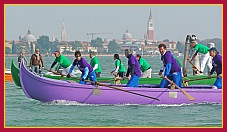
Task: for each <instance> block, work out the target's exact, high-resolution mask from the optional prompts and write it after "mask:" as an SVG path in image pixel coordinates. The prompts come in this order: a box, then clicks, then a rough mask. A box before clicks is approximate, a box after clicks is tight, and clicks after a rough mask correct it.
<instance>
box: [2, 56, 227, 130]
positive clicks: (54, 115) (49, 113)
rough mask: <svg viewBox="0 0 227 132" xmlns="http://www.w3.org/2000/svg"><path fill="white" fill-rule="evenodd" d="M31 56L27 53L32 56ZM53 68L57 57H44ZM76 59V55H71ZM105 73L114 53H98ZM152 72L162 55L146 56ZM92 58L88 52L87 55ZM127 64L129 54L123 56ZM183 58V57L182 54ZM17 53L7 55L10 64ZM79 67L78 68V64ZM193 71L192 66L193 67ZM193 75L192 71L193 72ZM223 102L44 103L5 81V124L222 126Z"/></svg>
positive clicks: (49, 125)
mask: <svg viewBox="0 0 227 132" xmlns="http://www.w3.org/2000/svg"><path fill="white" fill-rule="evenodd" d="M29 58H30V57H27V59H28V60H29ZM43 58H44V63H45V64H44V65H45V68H47V69H49V68H50V65H51V64H52V61H53V60H54V57H52V56H50V57H43ZM68 58H69V59H70V60H72V61H73V59H74V57H72V56H70V57H68ZM98 58H99V60H100V63H101V68H102V70H103V71H102V74H101V76H102V77H112V76H111V74H110V72H111V70H113V69H114V60H113V57H112V56H111V57H110V56H108V57H104V56H98ZM144 58H145V59H146V60H148V62H149V63H150V64H151V67H152V69H153V70H152V73H154V74H152V76H153V77H158V75H157V74H155V73H157V72H158V71H159V69H160V67H161V66H162V62H161V61H160V57H149V56H146V57H144ZM85 59H86V60H87V61H90V58H89V57H88V56H85ZM120 59H121V60H122V62H123V63H124V65H125V67H127V58H125V57H124V56H120ZM179 59H180V60H181V62H182V60H183V57H179ZM12 60H14V61H15V62H17V57H8V56H7V57H6V59H5V61H6V68H10V65H11V61H12ZM75 69H76V68H75ZM189 72H191V70H189ZM189 75H190V74H189ZM222 125H223V124H222V105H221V104H210V103H204V104H187V105H186V104H182V105H132V104H122V105H91V104H81V103H77V102H70V101H55V102H50V103H43V102H40V101H37V100H33V99H29V98H27V97H26V96H25V94H24V93H23V90H22V89H21V88H20V87H18V86H16V85H15V84H14V82H5V127H104V128H106V127H222Z"/></svg>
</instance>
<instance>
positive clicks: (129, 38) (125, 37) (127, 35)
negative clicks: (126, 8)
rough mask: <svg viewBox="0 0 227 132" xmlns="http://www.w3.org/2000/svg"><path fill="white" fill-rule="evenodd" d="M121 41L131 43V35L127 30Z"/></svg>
mask: <svg viewBox="0 0 227 132" xmlns="http://www.w3.org/2000/svg"><path fill="white" fill-rule="evenodd" d="M122 40H123V41H133V37H132V34H131V33H129V32H128V30H126V32H125V33H124V34H123V37H122Z"/></svg>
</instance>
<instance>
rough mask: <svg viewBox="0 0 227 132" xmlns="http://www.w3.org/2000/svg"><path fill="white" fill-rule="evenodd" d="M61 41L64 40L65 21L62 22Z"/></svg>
mask: <svg viewBox="0 0 227 132" xmlns="http://www.w3.org/2000/svg"><path fill="white" fill-rule="evenodd" d="M61 42H66V29H65V23H64V22H62V29H61Z"/></svg>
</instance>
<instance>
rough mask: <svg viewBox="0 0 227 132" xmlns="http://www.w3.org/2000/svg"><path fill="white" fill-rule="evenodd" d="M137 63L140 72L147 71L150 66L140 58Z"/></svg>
mask: <svg viewBox="0 0 227 132" xmlns="http://www.w3.org/2000/svg"><path fill="white" fill-rule="evenodd" d="M139 63H140V66H141V67H140V69H141V70H142V72H144V71H146V70H148V68H149V67H151V66H150V64H149V63H148V62H147V61H146V60H145V59H144V58H140V59H139Z"/></svg>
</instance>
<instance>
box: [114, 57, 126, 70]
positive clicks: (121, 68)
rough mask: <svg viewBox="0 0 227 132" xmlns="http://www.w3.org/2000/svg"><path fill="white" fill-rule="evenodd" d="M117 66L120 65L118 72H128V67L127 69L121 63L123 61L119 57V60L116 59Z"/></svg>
mask: <svg viewBox="0 0 227 132" xmlns="http://www.w3.org/2000/svg"><path fill="white" fill-rule="evenodd" d="M115 66H116V67H117V66H119V69H118V72H120V73H122V72H126V69H125V67H124V65H123V63H121V61H120V60H119V59H117V60H116V61H115Z"/></svg>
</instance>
